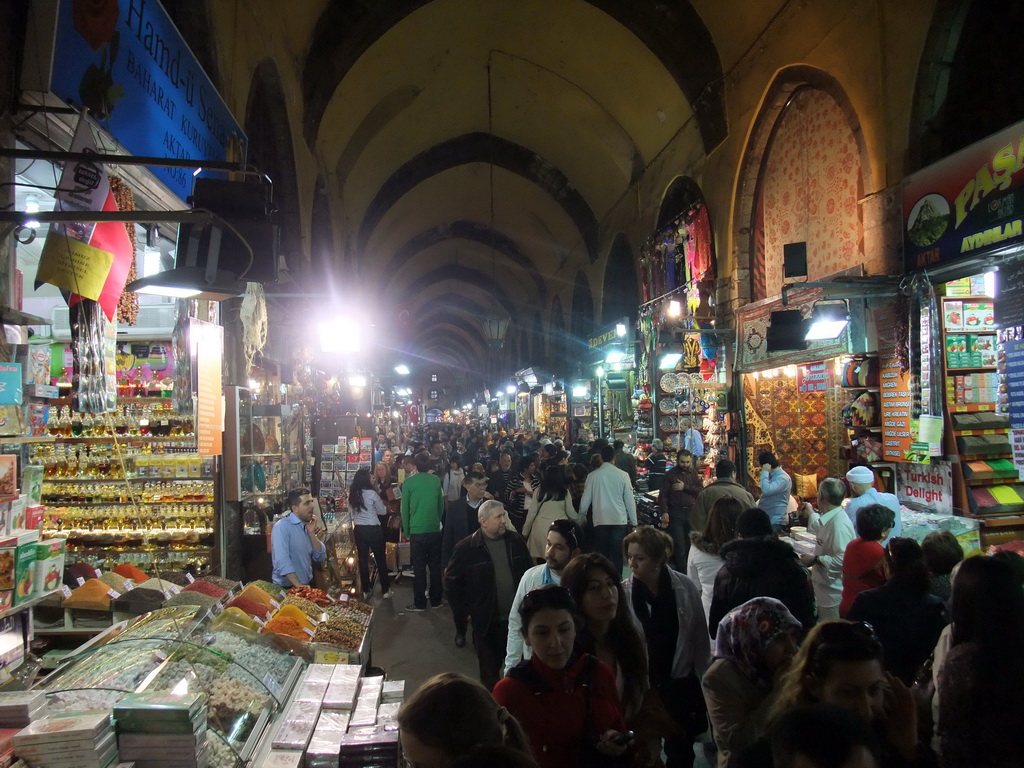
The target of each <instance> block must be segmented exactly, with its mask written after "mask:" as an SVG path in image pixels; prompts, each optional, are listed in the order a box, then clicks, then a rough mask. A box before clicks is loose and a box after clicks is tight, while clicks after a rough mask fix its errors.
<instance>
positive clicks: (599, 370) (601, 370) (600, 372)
mask: <svg viewBox="0 0 1024 768" xmlns="http://www.w3.org/2000/svg"><path fill="white" fill-rule="evenodd" d="M596 373H597V378H601V377H602V376H604V366H603V365H599V366H597V371H596Z"/></svg>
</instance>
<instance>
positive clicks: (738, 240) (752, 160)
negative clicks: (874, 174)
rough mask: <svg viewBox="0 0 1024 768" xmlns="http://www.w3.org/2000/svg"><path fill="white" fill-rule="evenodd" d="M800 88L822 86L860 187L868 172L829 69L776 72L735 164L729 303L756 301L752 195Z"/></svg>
mask: <svg viewBox="0 0 1024 768" xmlns="http://www.w3.org/2000/svg"><path fill="white" fill-rule="evenodd" d="M802 88H813V89H816V90H819V91H823V92H824V93H825V94H826V95H827V96H828V97H829V98H831V99H832V100H833V101H834V102H835V103H836V104H837V105H838V107H839V109H840V110H841V111H842V114H843V116H844V118H845V120H846V122H847V124H848V125H849V127H850V129H851V131H852V134H853V140H854V143H855V145H856V147H857V156H858V159H859V163H860V179H859V184H860V189H861V190H863V189H864V187H865V181H864V178H865V176H866V175H867V174H868V173H869V172H870V168H871V164H870V160H869V157H868V152H867V146H866V143H865V140H864V134H863V131H862V130H861V126H860V119H859V118H858V116H857V113H856V111H855V110H854V108H853V105H852V103H851V102H850V99H849V97H848V96H847V95H846V92H845V90H844V89H843V87H842V86H841V85H840V84H839V82H838V81H837V80H836V79H835V78H834V77H833V76H832V75H830V74H829V73H827V72H825V71H824V70H821V69H817V68H815V67H809V66H803V65H801V66H794V67H788V68H786V69H784V70H782V71H781V72H779V73H778V75H777V76H776V77H775V79H774V80H773V81H772V83H771V85H770V86H769V87H768V90H767V92H766V94H765V97H764V99H763V100H762V102H761V109H760V112H759V114H758V116H757V118H756V119H755V121H754V126H753V129H752V130H751V133H750V137H749V139H748V141H747V146H746V149H745V150H744V154H743V159H742V161H741V164H740V173H739V186H738V189H737V194H736V196H735V203H734V210H733V214H734V215H733V221H734V222H735V223H734V227H735V229H734V232H733V240H734V243H735V253H736V262H735V265H734V278H735V282H736V294H735V297H734V298H735V302H736V304H735V306H743V305H744V304H748V303H750V302H752V301H756V300H757V299H756V298H754V291H753V290H752V288H753V280H754V265H755V260H756V259H755V253H756V251H757V247H758V243H756V242H755V240H756V237H757V227H756V226H755V224H756V220H757V217H758V215H759V210H758V200H759V198H760V195H761V192H762V182H763V181H764V176H765V174H764V172H763V171H764V168H765V164H766V162H767V157H768V154H769V151H770V148H771V144H772V140H773V139H774V136H775V132H776V129H777V128H778V126H779V124H780V121H781V119H782V118H783V117H784V113H785V110H786V107H787V106H788V105H789V104H790V102H791V101H792V100H793V98H794V97H795V95H796V94H797V92H798V91H799V90H800V89H802Z"/></svg>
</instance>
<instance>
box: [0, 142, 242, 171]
mask: <svg viewBox="0 0 1024 768" xmlns="http://www.w3.org/2000/svg"><path fill="white" fill-rule="evenodd" d="M0 157H13V158H15V159H17V160H47V161H49V162H51V163H111V164H113V165H151V166H157V167H160V168H202V169H204V170H209V171H232V172H235V173H257V174H258V173H259V171H257V170H256V169H255V168H254V167H253V166H251V165H249V164H247V163H229V162H227V161H225V160H193V159H191V158H185V159H178V158H176V157H155V156H152V155H116V154H109V153H103V152H53V151H49V150H43V149H6V148H0Z"/></svg>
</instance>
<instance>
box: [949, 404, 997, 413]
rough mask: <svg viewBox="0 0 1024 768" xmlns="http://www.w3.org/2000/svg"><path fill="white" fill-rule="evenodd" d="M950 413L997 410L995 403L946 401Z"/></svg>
mask: <svg viewBox="0 0 1024 768" xmlns="http://www.w3.org/2000/svg"><path fill="white" fill-rule="evenodd" d="M946 408H948V409H949V412H950V413H986V412H991V411H995V409H996V404H995V403H950V402H947V403H946Z"/></svg>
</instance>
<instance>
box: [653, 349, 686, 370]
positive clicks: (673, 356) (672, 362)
mask: <svg viewBox="0 0 1024 768" xmlns="http://www.w3.org/2000/svg"><path fill="white" fill-rule="evenodd" d="M682 359H683V356H682V354H681V353H679V352H668V353H667V354H664V355H662V356H661V362H659V363H658V369H659V370H662V371H668V370H671V369H673V368H675V367H676V366H677V365H679V361H680V360H682Z"/></svg>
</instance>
